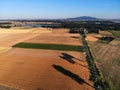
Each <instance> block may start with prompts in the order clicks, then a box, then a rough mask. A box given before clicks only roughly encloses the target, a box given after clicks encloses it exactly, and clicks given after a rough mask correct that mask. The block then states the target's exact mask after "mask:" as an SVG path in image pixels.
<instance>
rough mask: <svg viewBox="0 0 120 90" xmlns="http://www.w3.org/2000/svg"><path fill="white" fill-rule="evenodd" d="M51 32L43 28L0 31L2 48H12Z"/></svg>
mask: <svg viewBox="0 0 120 90" xmlns="http://www.w3.org/2000/svg"><path fill="white" fill-rule="evenodd" d="M50 32H51V31H50V30H48V29H43V28H35V29H28V30H27V29H0V47H11V46H12V45H14V44H16V43H19V42H22V41H25V40H28V39H30V38H33V37H35V36H37V35H40V34H41V33H50Z"/></svg>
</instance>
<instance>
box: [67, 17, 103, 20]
mask: <svg viewBox="0 0 120 90" xmlns="http://www.w3.org/2000/svg"><path fill="white" fill-rule="evenodd" d="M66 20H68V21H102V20H104V19H100V18H96V17H90V16H82V17H75V18H68V19H66Z"/></svg>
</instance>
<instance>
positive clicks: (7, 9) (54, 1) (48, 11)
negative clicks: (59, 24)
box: [0, 0, 120, 19]
mask: <svg viewBox="0 0 120 90" xmlns="http://www.w3.org/2000/svg"><path fill="white" fill-rule="evenodd" d="M79 16H92V17H98V18H107V19H115V18H119V19H120V0H0V19H59V18H72V17H79Z"/></svg>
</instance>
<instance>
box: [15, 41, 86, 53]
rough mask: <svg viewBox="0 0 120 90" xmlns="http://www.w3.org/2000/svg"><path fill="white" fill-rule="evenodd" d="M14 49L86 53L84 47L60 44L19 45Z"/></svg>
mask: <svg viewBox="0 0 120 90" xmlns="http://www.w3.org/2000/svg"><path fill="white" fill-rule="evenodd" d="M13 47H18V48H30V49H49V50H64V51H77V52H84V51H85V50H84V47H83V46H76V45H60V44H40V43H23V42H22V43H18V44H16V45H14V46H13Z"/></svg>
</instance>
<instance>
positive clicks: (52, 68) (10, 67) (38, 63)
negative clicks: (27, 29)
mask: <svg viewBox="0 0 120 90" xmlns="http://www.w3.org/2000/svg"><path fill="white" fill-rule="evenodd" d="M89 75H90V73H89V70H88V66H87V63H86V59H85V55H84V54H83V53H80V52H65V51H54V50H34V49H32V50H31V49H18V48H16V49H15V48H14V49H11V50H9V51H7V52H6V53H4V54H2V55H1V56H0V83H1V84H5V85H8V86H11V87H15V88H18V89H23V90H94V89H93V85H92V82H90V81H89V78H90V76H89Z"/></svg>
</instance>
